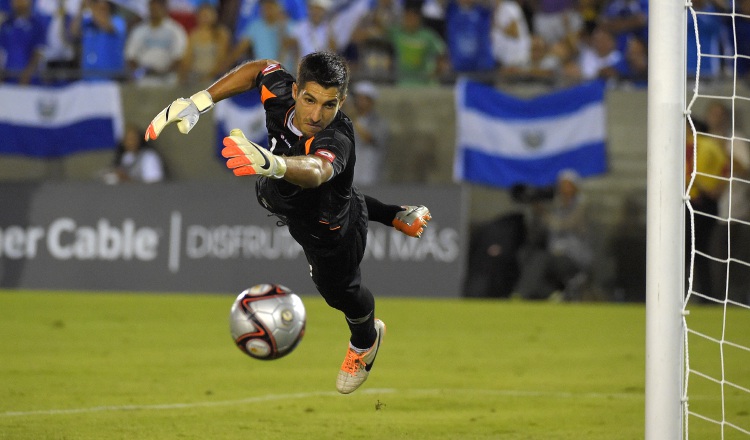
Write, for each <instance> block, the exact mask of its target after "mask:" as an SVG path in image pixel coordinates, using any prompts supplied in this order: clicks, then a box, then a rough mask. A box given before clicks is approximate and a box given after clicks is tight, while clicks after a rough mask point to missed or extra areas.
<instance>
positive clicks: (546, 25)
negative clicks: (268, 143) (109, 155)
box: [0, 0, 750, 87]
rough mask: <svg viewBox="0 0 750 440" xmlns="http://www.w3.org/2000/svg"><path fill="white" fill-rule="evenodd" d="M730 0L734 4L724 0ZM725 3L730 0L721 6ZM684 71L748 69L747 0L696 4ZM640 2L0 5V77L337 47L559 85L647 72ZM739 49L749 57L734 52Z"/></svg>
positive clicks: (67, 75)
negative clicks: (735, 14) (743, 16)
mask: <svg viewBox="0 0 750 440" xmlns="http://www.w3.org/2000/svg"><path fill="white" fill-rule="evenodd" d="M733 1H736V2H737V3H736V5H734V4H733V3H732V2H733ZM727 2H729V3H727ZM693 7H694V9H695V10H696V11H697V12H699V14H697V15H696V18H695V19H696V21H697V25H698V28H699V31H700V32H699V37H698V41H697V42H696V41H695V36H694V32H693V31H692V29H693V25H694V24H693V20H694V18H693V16H692V15H691V14H688V15H689V17H688V23H686V25H687V27H688V29H689V32H687V35H688V39H689V40H690V41H689V42H688V54H687V60H688V71H689V73H690V74H695V73H696V69H697V50H696V49H695V47H697V44H698V43H700V47H701V53H703V54H709V55H716V56H709V57H704V59H703V60H702V62H701V72H700V73H701V76H702V77H719V76H721V75H723V74H724V72H733V71H734V69H735V63H736V70H737V72H738V74H739V75H740V76H746V75H748V73H749V72H750V61H748V58H745V57H738V58H737V59H736V61H735V58H734V57H730V58H722V57H721V55H727V54H730V55H733V54H734V53H735V49H734V47H733V45H734V44H735V41H736V42H737V44H740V45H744V46H750V38H739V37H738V38H736V39H735V38H732V36H733V35H734V34H735V33H736V35H738V36H744V35H750V20H736V21H735V23H734V28H733V23H732V20H731V14H730V15H727V16H723V15H721V14H716V13H717V12H726V11H729V12H731V11H732V9H733V8H736V9H737V11H739V12H742V11H749V13H750V0H696V1H694V2H693ZM647 22H648V3H647V0H0V68H1V69H0V72H2V76H3V79H4V81H10V82H17V83H22V84H28V83H32V82H45V81H46V82H49V81H58V80H70V79H79V78H84V79H91V80H95V79H97V78H115V79H117V80H121V81H137V82H139V83H142V84H144V85H164V84H175V83H177V82H183V83H189V82H202V83H206V82H208V81H211V80H213V79H215V78H216V77H217V76H218V75H220V74H221V73H223V72H225V71H227V70H228V69H230V68H231V67H232V66H234V65H236V64H237V63H240V62H242V61H244V60H247V59H252V58H274V59H278V60H280V61H282V63H285V64H286V65H289V66H293V65H295V64H296V61H297V60H298V59H299V58H300V57H301V56H303V55H305V54H306V53H309V52H311V51H315V50H333V51H337V52H339V53H342V54H344V55H345V56H346V57H347V59H348V60H349V61H350V63H351V66H352V70H353V74H354V75H355V78H356V79H366V80H370V81H373V82H375V83H380V84H383V83H387V84H398V85H403V86H423V85H428V84H439V83H452V82H453V81H454V80H455V79H456V78H457V77H458V76H459V75H466V76H469V77H472V78H474V79H477V80H480V81H485V82H490V83H492V82H499V81H508V82H512V81H537V82H539V81H541V82H545V83H549V84H553V85H567V84H573V83H576V82H579V81H585V80H590V79H593V78H602V79H606V80H610V81H612V82H627V83H628V84H631V85H634V86H636V87H642V86H645V84H646V80H647V74H646V73H647V54H648V50H647V41H648V35H647V31H648V29H647ZM736 53H738V54H740V55H748V54H750V48H748V47H738V48H737V51H736Z"/></svg>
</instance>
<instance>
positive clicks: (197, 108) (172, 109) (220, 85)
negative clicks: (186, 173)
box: [144, 60, 277, 141]
mask: <svg viewBox="0 0 750 440" xmlns="http://www.w3.org/2000/svg"><path fill="white" fill-rule="evenodd" d="M274 63H277V62H276V61H273V60H256V61H248V62H247V63H244V64H242V65H240V66H238V67H236V68H234V69H232V70H231V71H229V72H228V73H226V74H225V75H224V76H222V77H221V78H219V79H218V80H217V81H216V82H215V83H213V84H212V85H211V86H210V87H208V88H207V89H206V90H201V91H200V92H198V93H196V94H194V95H193V96H191V97H190V98H187V99H186V98H178V99H176V100H175V101H174V102H172V103H171V104H169V105H168V106H167V107H166V108H165V109H164V110H162V111H161V112H160V113H159V114H158V115H156V117H155V118H154V119H153V120H152V121H151V124H149V126H148V129H147V130H146V134H145V136H144V138H145V139H146V140H147V141H149V140H151V139H156V138H157V137H159V135H160V134H161V132H162V130H164V128H165V127H166V126H167V125H169V124H172V123H175V122H176V123H177V129H178V130H180V133H183V134H187V133H189V132H190V130H192V129H193V127H194V126H195V124H197V123H198V119H199V118H200V115H201V114H202V113H205V112H207V111H209V110H211V108H213V106H214V103H217V102H219V101H221V100H223V99H226V98H229V97H231V96H234V95H237V94H240V93H242V92H246V91H248V90H250V89H252V88H255V87H257V84H256V83H255V80H256V78H257V77H258V74H260V72H261V71H263V69H265V68H266V67H267V66H268V65H270V64H274Z"/></svg>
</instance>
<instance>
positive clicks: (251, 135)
mask: <svg viewBox="0 0 750 440" xmlns="http://www.w3.org/2000/svg"><path fill="white" fill-rule="evenodd" d="M214 121H215V123H216V147H217V151H216V154H217V155H218V157H219V159H220V160H221V161H224V160H226V159H224V158H223V157H222V156H221V150H222V148H224V145H223V141H224V138H225V137H226V136H229V132H230V131H232V129H235V128H239V129H240V130H242V132H243V133H245V137H247V138H248V139H250V140H251V141H253V142H255V143H256V144H258V145H262V146H264V147H268V131H267V130H266V112H265V110H264V109H263V104H262V103H261V102H260V93H259V92H258V90H257V89H255V90H251V91H249V92H245V93H240V94H239V95H235V96H232V97H231V98H229V99H225V100H223V101H220V102H218V103H216V107H214Z"/></svg>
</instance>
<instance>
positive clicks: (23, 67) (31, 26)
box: [0, 0, 47, 84]
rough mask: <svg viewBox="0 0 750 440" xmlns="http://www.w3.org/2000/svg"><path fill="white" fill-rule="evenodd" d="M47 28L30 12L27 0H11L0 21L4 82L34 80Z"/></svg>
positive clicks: (1, 68)
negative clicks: (6, 17) (9, 11)
mask: <svg viewBox="0 0 750 440" xmlns="http://www.w3.org/2000/svg"><path fill="white" fill-rule="evenodd" d="M46 37H47V28H46V26H45V25H44V20H43V19H42V18H41V17H39V16H38V15H35V14H34V13H33V9H32V4H31V0H12V1H11V13H10V15H9V17H8V19H7V20H6V21H4V22H3V23H2V24H0V76H3V77H4V79H5V81H6V82H13V83H19V84H30V83H31V82H32V81H33V82H38V80H39V77H38V75H37V69H38V67H39V65H40V64H41V62H42V60H43V59H44V42H45V39H46Z"/></svg>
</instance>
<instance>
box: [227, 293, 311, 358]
mask: <svg viewBox="0 0 750 440" xmlns="http://www.w3.org/2000/svg"><path fill="white" fill-rule="evenodd" d="M306 322H307V315H306V313H305V306H304V304H302V300H301V299H300V297H299V296H297V295H296V294H295V293H294V292H292V291H291V290H290V289H288V288H287V287H284V286H282V285H280V284H258V285H257V286H253V287H250V288H249V289H245V290H244V291H243V292H242V293H240V294H239V296H238V297H237V299H235V300H234V304H232V309H231V311H230V312H229V328H230V330H231V332H232V339H233V340H234V343H235V344H237V347H239V349H240V350H242V351H243V352H244V353H245V354H247V355H248V356H250V357H253V358H255V359H261V360H271V359H278V358H280V357H283V356H286V355H288V354H289V353H291V352H292V350H294V348H295V347H297V344H299V342H300V341H301V340H302V336H304V334H305V323H306Z"/></svg>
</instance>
